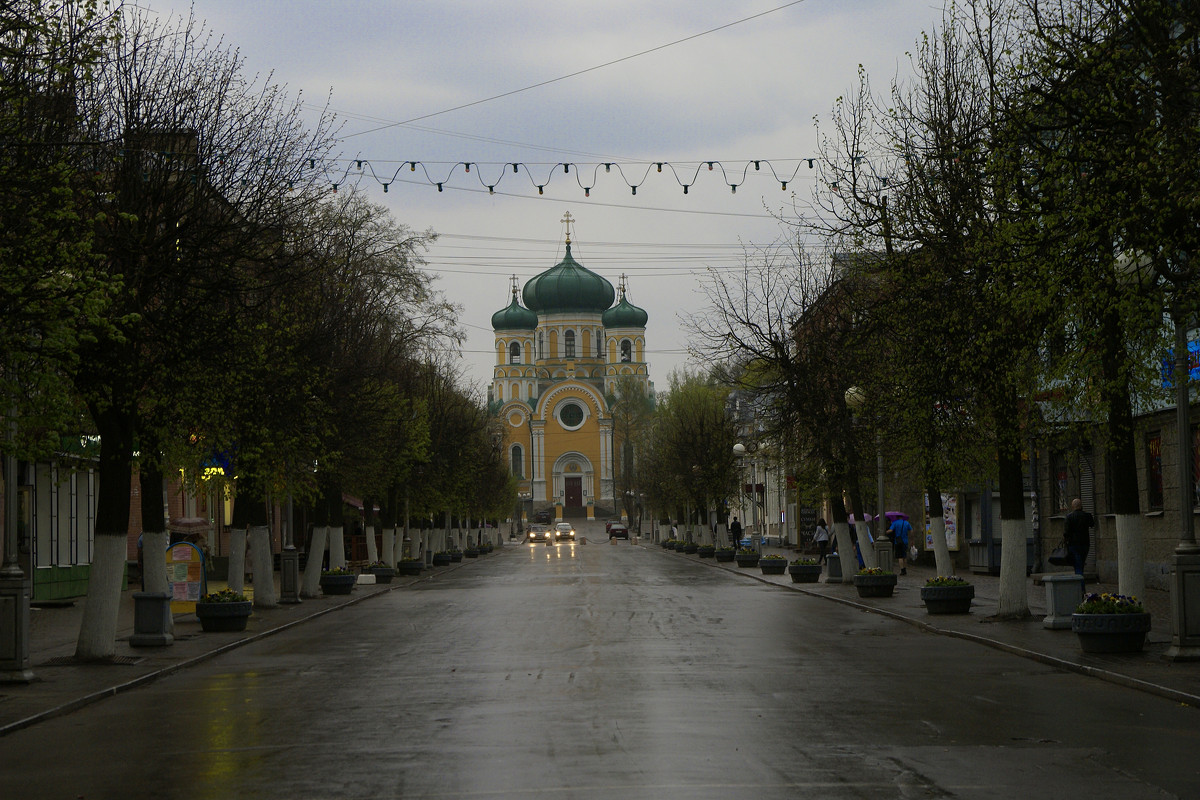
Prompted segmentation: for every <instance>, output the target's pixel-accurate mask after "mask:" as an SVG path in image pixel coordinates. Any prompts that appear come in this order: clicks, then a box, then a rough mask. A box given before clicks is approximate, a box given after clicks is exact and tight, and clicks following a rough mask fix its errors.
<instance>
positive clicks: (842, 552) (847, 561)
mask: <svg viewBox="0 0 1200 800" xmlns="http://www.w3.org/2000/svg"><path fill="white" fill-rule="evenodd" d="M833 538H834V539H836V540H837V549H838V559H839V561H840V563H841V567H842V583H854V573H856V572H858V559H856V558H855V557H854V540H853V539H852V538H851V537H850V523H849V521H846V522H835V523H833Z"/></svg>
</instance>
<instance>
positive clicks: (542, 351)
mask: <svg viewBox="0 0 1200 800" xmlns="http://www.w3.org/2000/svg"><path fill="white" fill-rule="evenodd" d="M537 357H538V358H539V359H541V358H545V357H546V351H545V349H544V347H543V345H542V332H541V331H538V346H537Z"/></svg>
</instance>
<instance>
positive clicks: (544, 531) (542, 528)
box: [529, 522, 554, 542]
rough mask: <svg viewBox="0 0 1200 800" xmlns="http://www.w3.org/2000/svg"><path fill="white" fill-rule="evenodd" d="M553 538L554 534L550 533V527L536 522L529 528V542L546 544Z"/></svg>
mask: <svg viewBox="0 0 1200 800" xmlns="http://www.w3.org/2000/svg"><path fill="white" fill-rule="evenodd" d="M553 536H554V534H552V533H551V532H550V526H549V525H542V524H541V523H537V522H535V523H534V524H532V525H530V526H529V541H531V542H544V541H547V540H548V539H550V538H552V537H553Z"/></svg>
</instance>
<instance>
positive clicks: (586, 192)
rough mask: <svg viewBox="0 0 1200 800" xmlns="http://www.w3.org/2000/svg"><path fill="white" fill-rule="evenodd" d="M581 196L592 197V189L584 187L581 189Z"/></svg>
mask: <svg viewBox="0 0 1200 800" xmlns="http://www.w3.org/2000/svg"><path fill="white" fill-rule="evenodd" d="M583 196H584V197H591V196H592V189H591V187H590V186H585V187H583Z"/></svg>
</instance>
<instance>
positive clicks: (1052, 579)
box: [1042, 572, 1083, 630]
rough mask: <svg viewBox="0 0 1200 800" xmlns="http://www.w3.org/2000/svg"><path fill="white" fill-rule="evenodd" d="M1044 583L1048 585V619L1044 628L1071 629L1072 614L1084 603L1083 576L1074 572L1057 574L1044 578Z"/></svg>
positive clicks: (1043, 625) (1044, 623) (1044, 621)
mask: <svg viewBox="0 0 1200 800" xmlns="http://www.w3.org/2000/svg"><path fill="white" fill-rule="evenodd" d="M1042 583H1044V584H1046V617H1045V619H1043V620H1042V627H1043V628H1050V629H1052V630H1063V629H1070V627H1071V614H1073V613H1075V607H1076V606H1078V605H1079V604H1080V603H1082V602H1083V576H1082V575H1076V574H1075V573H1073V572H1063V573H1056V574H1054V575H1045V576H1043V577H1042Z"/></svg>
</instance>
